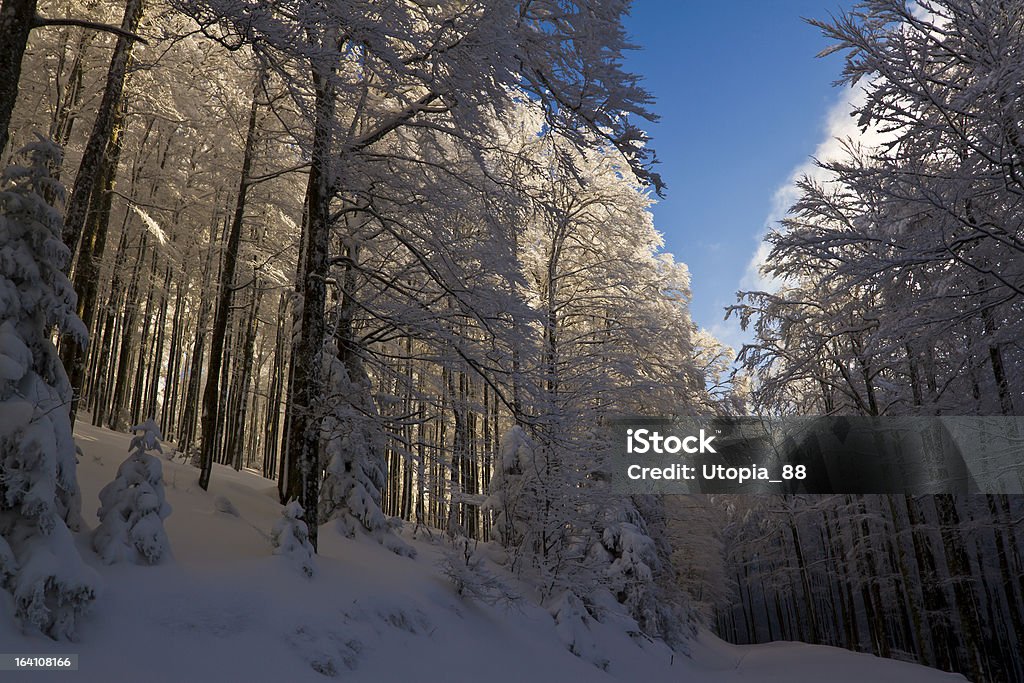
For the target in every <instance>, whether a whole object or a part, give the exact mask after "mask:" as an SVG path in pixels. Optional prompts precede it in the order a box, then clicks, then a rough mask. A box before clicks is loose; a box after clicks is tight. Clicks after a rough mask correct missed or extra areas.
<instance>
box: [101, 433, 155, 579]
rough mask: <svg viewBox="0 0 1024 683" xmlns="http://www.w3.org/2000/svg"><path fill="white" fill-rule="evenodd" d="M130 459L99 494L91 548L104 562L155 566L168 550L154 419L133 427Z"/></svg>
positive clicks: (122, 464) (118, 469)
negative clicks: (133, 433)
mask: <svg viewBox="0 0 1024 683" xmlns="http://www.w3.org/2000/svg"><path fill="white" fill-rule="evenodd" d="M132 431H133V432H140V433H139V434H136V435H135V436H133V437H132V440H131V444H130V446H129V455H128V458H127V459H126V460H125V461H124V462H122V463H121V466H120V467H118V468H117V477H116V478H115V479H114V481H112V482H110V483H109V484H107V485H106V486H104V487H103V490H102V491H100V509H99V511H98V513H97V514H98V516H99V519H100V525H99V527H98V528H97V529H96V532H95V533H94V535H93V540H92V544H93V547H94V548H95V549H96V552H97V553H98V554H99V556H100V557H101V558H103V561H104V562H106V563H107V564H114V563H115V562H139V563H145V564H158V563H160V562H161V561H163V560H164V559H166V558H167V557H168V556H169V555H170V552H171V548H170V542H169V541H168V539H167V533H166V532H165V531H164V520H165V519H167V517H168V515H170V514H171V506H170V505H168V504H167V502H166V500H165V498H164V479H163V463H162V462H161V461H160V458H158V457H156V456H155V455H152V453H153V452H156V453H161V452H162V450H161V448H160V428H159V427H158V426H157V424H156V422H154V421H153V420H152V419H150V420H146V421H145V422H143V423H142V424H140V425H136V426H134V427H132Z"/></svg>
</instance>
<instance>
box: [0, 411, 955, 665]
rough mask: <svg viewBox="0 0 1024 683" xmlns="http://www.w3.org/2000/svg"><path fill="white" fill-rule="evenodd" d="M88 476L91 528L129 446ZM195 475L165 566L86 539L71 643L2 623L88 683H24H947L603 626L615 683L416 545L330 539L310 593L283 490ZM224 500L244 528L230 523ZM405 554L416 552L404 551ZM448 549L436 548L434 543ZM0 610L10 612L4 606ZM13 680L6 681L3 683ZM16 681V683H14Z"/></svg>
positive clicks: (178, 512) (177, 498)
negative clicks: (276, 534) (87, 578)
mask: <svg viewBox="0 0 1024 683" xmlns="http://www.w3.org/2000/svg"><path fill="white" fill-rule="evenodd" d="M77 438H78V443H79V445H80V446H81V447H82V448H83V450H84V453H85V457H84V459H83V460H82V462H81V463H80V464H79V481H80V483H81V487H82V495H83V500H84V504H83V514H84V516H85V518H86V520H89V521H90V523H92V524H93V525H95V521H94V520H95V511H96V508H97V507H98V499H97V495H98V493H99V491H100V489H101V488H102V487H103V486H104V485H105V484H106V483H107V482H109V481H110V480H111V479H112V478H113V477H114V474H115V472H116V470H117V466H118V465H119V464H120V463H121V461H122V460H124V458H125V457H126V456H127V453H128V441H129V436H128V435H125V434H116V433H113V432H109V431H105V430H100V429H96V428H93V427H90V426H88V425H83V424H81V423H80V427H79V429H78V430H77ZM196 479H197V472H196V470H195V469H193V468H191V467H189V466H187V465H184V464H181V463H178V462H167V461H165V463H164V480H165V484H166V492H167V501H168V502H169V503H170V504H171V506H172V507H173V512H172V514H171V516H170V517H169V518H168V519H167V520H166V522H165V527H166V530H167V533H168V536H169V537H170V541H171V545H172V548H173V555H174V557H173V559H171V560H170V561H168V562H166V563H165V564H163V565H160V566H155V567H144V566H135V565H115V566H110V567H108V566H105V565H103V564H102V563H101V562H100V560H99V558H98V557H97V556H96V554H95V553H94V552H93V551H92V550H91V546H90V544H89V542H88V538H87V535H86V534H82V535H80V539H79V542H80V544H81V550H82V553H83V556H84V557H85V558H86V560H87V561H88V562H90V563H91V564H92V565H93V566H95V567H96V568H97V570H99V571H100V572H101V574H102V576H103V579H104V584H105V585H104V590H103V593H102V595H101V596H100V599H99V600H98V601H97V605H96V608H95V609H94V610H93V611H92V613H91V616H90V617H89V618H88V619H87V620H86V622H85V623H83V624H82V628H81V631H82V633H81V640H80V642H77V643H66V642H61V643H55V642H52V641H49V640H47V639H45V638H43V637H39V636H36V637H26V636H24V635H22V634H21V633H19V632H18V631H17V630H16V629H15V627H14V626H13V625H12V621H11V620H10V619H9V618H7V617H6V616H4V617H3V618H0V652H4V653H32V654H44V653H51V654H71V653H74V654H78V655H79V671H78V672H77V673H71V672H61V673H57V672H35V673H32V674H24V675H22V678H21V680H31V681H37V680H38V681H45V680H78V681H97V682H103V683H120V682H122V681H123V682H126V683H127V682H133V681H146V682H147V683H160V682H164V681H167V682H174V683H179V682H185V681H189V682H201V681H217V682H218V683H232V682H234V681H246V682H250V681H253V682H255V681H273V682H275V683H299V682H302V681H316V682H323V681H327V680H330V679H331V678H332V677H335V678H337V679H338V680H345V681H401V680H410V681H413V680H414V681H427V682H430V681H438V682H452V683H454V682H458V681H487V682H492V681H540V682H542V681H612V680H619V681H673V682H680V681H682V682H688V681H701V682H703V681H709V682H722V683H727V682H728V683H732V682H748V681H751V682H752V681H778V682H779V683H801V682H808V683H810V682H814V683H818V682H820V681H829V682H830V683H846V682H849V683H854V682H856V683H862V682H864V681H870V682H871V683H886V682H891V683H918V682H920V683H926V682H927V683H931V682H942V681H947V682H949V681H963V680H964V679H963V678H962V677H961V676H956V675H950V674H945V673H941V672H938V671H934V670H932V669H926V668H923V667H919V666H915V665H911V664H905V663H901V662H896V661H890V660H883V659H879V658H877V657H872V656H869V655H863V654H855V653H851V652H847V651H845V650H839V649H835V648H828V647H820V646H811V645H805V644H802V643H771V644H767V645H758V646H734V645H730V644H727V643H724V642H722V641H720V640H718V639H717V638H715V637H714V636H712V635H710V634H707V633H705V634H702V635H701V637H700V639H699V640H698V641H697V642H695V643H693V644H692V647H691V653H690V655H689V656H684V655H679V654H675V655H673V653H672V652H671V651H670V650H669V649H668V648H667V647H666V646H664V645H663V644H661V643H651V642H648V641H644V640H640V641H637V640H634V639H632V638H630V637H629V636H627V635H626V634H625V633H622V632H621V631H616V629H614V628H613V627H610V626H604V625H601V624H597V623H594V624H593V625H592V626H593V629H594V631H593V638H594V640H595V642H596V644H597V647H598V649H599V650H600V651H601V654H602V656H603V657H604V658H605V659H607V660H609V662H610V663H609V665H608V667H607V671H602V670H600V669H598V668H596V667H595V666H593V665H592V664H590V663H589V662H587V661H585V660H583V659H580V658H578V657H576V656H575V655H573V654H572V653H570V652H569V651H568V650H567V649H566V647H565V646H564V645H563V644H562V642H561V641H560V639H559V637H558V635H557V633H556V631H555V624H554V621H553V620H552V618H551V617H550V616H549V614H548V613H547V612H546V611H544V610H542V609H540V608H538V607H533V606H530V605H528V604H523V605H520V606H517V607H513V608H511V609H509V608H503V607H491V606H486V605H481V604H477V603H475V602H472V601H470V600H467V599H464V598H462V597H460V596H458V595H457V594H456V592H455V590H454V588H453V586H452V584H451V582H450V581H449V580H448V579H447V578H445V576H444V575H443V574H442V572H441V571H440V570H439V569H438V561H439V557H440V553H441V550H440V545H438V544H437V543H432V542H430V541H429V539H427V538H424V537H422V536H421V538H420V539H419V540H410V541H409V542H410V543H411V544H412V545H414V546H415V548H416V550H417V558H416V559H409V558H405V557H400V556H397V555H395V554H393V553H391V552H389V551H387V550H385V549H384V548H383V547H381V546H380V545H378V544H377V543H375V542H373V541H371V540H367V539H355V540H351V539H347V538H344V537H343V536H341V535H340V534H339V533H336V532H335V531H334V530H333V529H332V527H331V525H330V524H328V525H326V526H325V527H324V528H323V529H322V530H321V533H320V546H321V547H320V554H319V556H318V557H317V559H316V564H317V574H316V576H314V577H313V578H312V579H307V578H306V577H305V576H303V575H302V574H301V572H299V571H296V569H295V567H294V566H292V565H291V564H290V563H289V562H287V560H286V559H285V558H282V557H276V556H273V555H272V554H271V546H270V540H269V531H270V529H271V527H272V526H273V525H274V523H275V521H276V520H278V519H279V518H280V512H281V506H280V505H279V504H278V502H277V499H276V495H275V494H276V491H275V487H274V484H273V483H272V482H270V481H267V480H265V479H262V478H261V477H259V476H256V475H254V474H250V473H246V472H235V471H234V470H231V469H229V468H224V467H217V468H215V470H214V473H213V478H212V484H211V486H210V491H209V492H206V491H203V490H201V489H200V488H199V486H198V484H197V483H196ZM219 497H223V498H226V499H227V500H229V501H230V502H231V504H233V506H234V507H235V508H237V512H238V513H239V514H238V516H234V515H232V514H229V513H225V512H221V511H219V510H218V507H220V508H224V507H225V505H224V503H223V500H221V501H220V505H219V506H218V498H219ZM407 540H408V539H407ZM438 542H439V541H438ZM0 609H2V611H3V612H4V614H5V615H6V614H9V613H10V611H11V604H10V598H9V596H8V595H7V594H5V593H4V594H2V597H0ZM14 675H15V674H10V673H7V674H6V676H5V674H0V679H3V680H8V679H9V677H10V676H14ZM10 680H13V678H11V679H10Z"/></svg>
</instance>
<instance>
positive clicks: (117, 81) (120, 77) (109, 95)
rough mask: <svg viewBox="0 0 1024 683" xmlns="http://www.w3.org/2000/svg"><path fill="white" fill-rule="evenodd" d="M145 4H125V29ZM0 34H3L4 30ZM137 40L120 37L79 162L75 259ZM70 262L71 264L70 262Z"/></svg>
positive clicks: (67, 222)
mask: <svg viewBox="0 0 1024 683" xmlns="http://www.w3.org/2000/svg"><path fill="white" fill-rule="evenodd" d="M33 4H34V3H33ZM142 7H143V0H128V2H127V3H126V4H125V8H124V17H123V18H122V19H121V28H122V29H123V30H125V31H127V32H129V33H135V31H136V30H137V29H138V27H139V22H140V21H141V20H142ZM0 35H3V34H2V33H0ZM133 43H134V41H133V40H131V39H129V38H127V37H126V36H119V37H118V39H117V45H116V46H115V47H114V55H113V57H112V58H111V60H110V69H109V70H108V71H107V83H106V86H105V87H104V89H103V99H102V100H101V101H100V106H99V109H97V111H96V119H95V121H93V124H92V132H91V133H90V134H89V141H88V142H87V143H86V145H85V151H84V152H83V153H82V162H81V163H80V164H79V166H78V175H77V176H75V185H74V188H73V189H72V190H71V197H70V199H69V200H68V207H67V214H66V216H65V218H64V230H63V234H62V236H63V238H64V244H66V245H67V246H68V248H69V249H71V258H72V260H74V257H75V254H76V253H77V251H78V242H79V239H80V238H81V236H82V230H83V229H84V227H85V219H86V214H87V213H88V210H89V204H90V202H91V201H92V197H93V195H94V194H95V192H96V190H97V188H98V187H99V183H100V175H101V173H100V166H101V164H102V160H103V154H104V152H105V151H106V150H107V148H108V147H109V146H110V144H111V139H112V136H113V135H114V129H115V127H116V123H117V112H118V110H119V109H120V105H121V95H122V94H123V92H124V84H125V80H126V77H127V74H128V62H129V61H130V60H131V52H132V45H133ZM68 265H69V266H70V262H69V263H68Z"/></svg>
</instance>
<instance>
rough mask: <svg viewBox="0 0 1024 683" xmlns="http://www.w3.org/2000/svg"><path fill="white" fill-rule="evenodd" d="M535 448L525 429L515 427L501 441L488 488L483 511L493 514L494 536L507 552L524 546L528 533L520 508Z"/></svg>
mask: <svg viewBox="0 0 1024 683" xmlns="http://www.w3.org/2000/svg"><path fill="white" fill-rule="evenodd" d="M535 450H536V446H535V445H534V443H533V441H532V440H531V439H530V437H529V435H527V433H526V432H525V431H524V430H523V428H522V427H520V426H518V425H516V426H514V427H512V428H511V429H509V430H508V431H507V432H505V434H504V435H503V436H502V437H501V449H500V452H499V457H498V462H497V463H496V467H495V468H494V474H493V475H492V476H491V483H490V486H489V487H488V488H489V490H490V495H489V496H488V497H487V500H486V501H484V507H485V508H486V509H488V510H491V511H492V512H493V514H494V521H493V524H492V527H491V532H492V533H493V534H494V536H495V537H496V538H497V539H498V541H499V542H500V543H501V544H502V545H503V546H505V547H506V548H511V547H514V546H517V545H518V544H519V543H521V542H522V540H523V537H524V535H525V534H526V533H527V530H528V526H529V525H528V520H527V519H526V515H525V513H526V507H527V506H526V505H521V503H525V501H521V500H520V497H521V493H522V488H523V476H524V474H523V473H524V472H527V471H529V469H530V465H531V464H532V462H533V457H534V451H535Z"/></svg>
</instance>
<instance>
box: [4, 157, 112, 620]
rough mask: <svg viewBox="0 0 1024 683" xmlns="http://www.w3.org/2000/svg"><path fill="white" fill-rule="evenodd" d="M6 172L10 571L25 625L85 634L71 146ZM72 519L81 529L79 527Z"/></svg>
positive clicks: (91, 586) (90, 579)
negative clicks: (77, 534)
mask: <svg viewBox="0 0 1024 683" xmlns="http://www.w3.org/2000/svg"><path fill="white" fill-rule="evenodd" d="M25 151H26V153H27V154H28V165H27V166H25V167H21V166H13V167H11V168H8V169H7V171H6V172H5V173H4V176H3V178H2V179H0V539H2V541H0V564H2V565H3V567H2V568H0V577H2V580H3V587H4V588H5V589H6V590H8V591H9V592H10V593H11V595H12V596H13V597H14V605H15V613H16V616H17V618H18V620H19V621H20V622H21V624H22V626H23V628H25V629H30V630H31V629H38V630H39V631H42V632H43V633H45V634H47V635H49V636H51V637H53V638H72V637H74V636H75V631H76V627H77V622H78V619H79V617H80V616H81V614H82V613H83V612H84V611H85V610H86V609H87V608H88V606H89V605H90V603H91V602H92V600H93V599H94V598H95V596H96V590H97V585H98V577H97V576H96V575H95V573H94V572H93V571H92V570H91V569H90V568H89V567H87V566H86V565H85V564H84V563H83V562H82V560H81V558H80V557H79V554H78V550H77V549H76V547H75V544H74V540H73V538H72V535H71V529H76V528H77V526H78V523H79V519H80V511H79V507H78V506H79V505H80V501H79V493H78V482H77V480H76V475H75V468H76V460H75V444H74V440H73V439H72V436H71V422H70V417H69V412H68V407H69V404H70V400H71V391H70V386H69V384H68V380H67V376H66V374H65V373H64V368H63V366H61V364H60V361H59V359H58V357H57V354H56V350H55V349H54V346H53V344H52V343H51V341H50V334H51V330H53V329H54V328H56V329H57V330H58V331H59V332H60V333H62V334H66V335H69V336H70V337H72V338H74V339H76V341H78V342H83V343H84V339H85V337H86V332H85V330H84V329H83V327H82V324H81V322H80V321H79V320H78V318H77V317H76V316H75V312H74V305H75V295H74V292H73V291H72V290H71V287H70V284H69V283H68V280H67V278H66V277H65V275H64V272H63V269H64V267H65V266H66V261H67V258H68V250H67V248H66V247H65V246H64V245H63V243H62V242H61V239H60V228H61V218H60V213H59V211H58V210H57V209H56V208H54V207H52V206H50V205H49V204H48V203H47V201H46V200H45V199H44V198H45V197H56V198H62V197H63V189H62V188H61V186H60V184H59V183H57V182H56V181H54V180H53V178H52V177H51V171H50V170H51V169H52V168H56V167H59V165H60V161H61V151H60V149H59V148H57V147H56V146H55V145H53V144H52V143H50V142H48V141H45V140H43V139H39V140H38V141H37V142H35V143H33V144H31V145H29V146H28V147H27V148H26V150H25ZM69 527H70V528H71V529H69Z"/></svg>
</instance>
